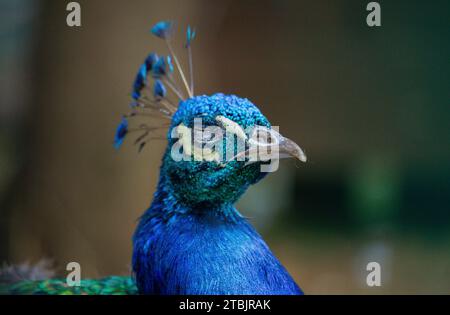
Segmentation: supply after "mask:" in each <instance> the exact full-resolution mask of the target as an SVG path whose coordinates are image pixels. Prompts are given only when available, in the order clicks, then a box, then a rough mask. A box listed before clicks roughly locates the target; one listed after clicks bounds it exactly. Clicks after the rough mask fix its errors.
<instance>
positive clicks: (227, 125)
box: [216, 116, 247, 140]
mask: <svg viewBox="0 0 450 315" xmlns="http://www.w3.org/2000/svg"><path fill="white" fill-rule="evenodd" d="M216 121H217V123H218V124H219V125H220V126H222V127H223V128H224V129H225V130H226V131H227V132H229V133H232V134H235V135H236V136H238V137H239V138H241V139H244V140H246V139H247V135H246V134H245V131H244V129H242V127H241V126H240V125H239V124H238V123H236V122H234V121H232V120H231V119H228V118H226V117H224V116H217V117H216Z"/></svg>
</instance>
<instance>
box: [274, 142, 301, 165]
mask: <svg viewBox="0 0 450 315" xmlns="http://www.w3.org/2000/svg"><path fill="white" fill-rule="evenodd" d="M280 136H281V135H280ZM279 140H280V143H279V144H278V147H279V158H280V159H282V158H289V157H293V158H296V159H298V160H300V161H302V162H306V155H305V152H303V150H302V149H301V148H300V147H299V146H298V144H297V143H295V142H294V141H292V140H291V139H288V138H285V137H283V136H281V139H279Z"/></svg>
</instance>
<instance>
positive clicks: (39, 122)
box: [0, 0, 450, 294]
mask: <svg viewBox="0 0 450 315" xmlns="http://www.w3.org/2000/svg"><path fill="white" fill-rule="evenodd" d="M68 2H69V1H38V0H2V1H0V82H1V83H0V89H1V90H0V211H1V213H0V261H5V262H9V263H21V262H25V261H29V262H32V263H33V262H37V261H39V260H40V259H42V258H51V259H53V261H54V265H55V267H56V268H57V270H58V271H59V273H60V274H62V275H64V272H65V266H66V264H67V263H68V262H70V261H76V262H79V263H80V264H81V266H82V276H83V277H100V276H106V275H110V274H128V273H129V270H130V256H131V235H132V233H133V230H134V228H135V226H136V220H137V218H138V217H139V215H140V214H141V213H142V212H143V211H144V210H145V209H146V208H147V207H148V205H149V204H150V202H151V199H152V193H153V191H154V189H155V185H156V181H157V177H158V167H159V164H160V158H161V156H162V153H163V149H164V145H165V144H164V142H162V141H154V142H152V143H151V145H150V146H148V147H147V148H146V149H145V150H144V151H143V152H142V153H141V154H137V150H136V148H135V147H134V146H132V145H131V144H125V145H124V147H123V149H121V150H120V151H116V150H114V149H113V147H112V139H113V134H114V130H115V127H116V125H117V123H118V122H119V121H120V117H121V114H122V113H124V112H126V111H127V110H128V104H129V102H130V98H129V94H130V86H131V83H132V80H133V78H134V75H135V72H136V70H137V68H138V66H139V65H140V63H141V62H142V60H143V58H144V57H145V56H146V54H147V53H148V52H150V51H153V50H156V51H160V52H166V50H165V46H164V45H163V43H162V42H160V41H159V40H158V39H156V38H154V37H152V36H150V35H149V28H150V27H151V25H152V24H154V23H155V22H157V21H159V20H163V19H170V20H174V21H176V22H177V25H178V27H179V30H180V32H179V33H178V35H179V36H178V39H179V49H178V51H179V53H180V55H182V56H183V57H184V54H183V50H182V48H181V45H182V39H181V36H182V34H181V33H182V32H184V28H185V27H186V26H187V24H191V25H194V26H195V27H196V28H197V30H198V35H197V38H196V40H195V43H194V46H193V51H194V62H195V70H196V73H195V81H196V90H197V93H201V94H211V93H214V92H224V93H235V94H237V95H240V96H242V97H247V98H249V99H251V100H252V101H253V102H254V103H255V104H257V105H258V106H259V108H260V109H261V110H262V111H263V113H265V114H266V116H267V117H268V118H269V119H270V121H271V122H272V123H273V124H274V125H279V126H280V130H281V131H282V133H283V134H285V135H287V136H289V137H290V138H291V139H294V140H295V141H296V142H297V143H299V144H300V145H301V146H302V147H303V148H304V149H305V151H306V153H307V155H308V157H309V162H308V163H306V164H300V163H296V162H294V161H293V160H288V161H283V162H282V163H281V168H280V170H279V171H278V172H277V173H274V174H271V175H270V176H268V177H267V178H266V179H265V180H264V181H263V182H261V183H260V184H258V185H256V186H255V187H252V188H251V189H250V190H249V191H248V193H247V194H246V195H245V197H244V198H243V199H242V200H241V201H240V202H239V204H238V208H239V209H240V210H241V211H242V212H243V213H244V214H245V215H246V216H248V217H250V218H251V220H252V222H253V224H254V225H255V226H257V228H258V230H259V231H260V232H261V233H262V234H263V236H264V237H265V239H266V240H267V242H268V243H269V245H270V246H271V248H272V249H273V251H274V252H275V254H276V255H277V256H278V257H279V258H280V259H281V261H282V262H283V264H284V265H285V266H286V267H287V268H288V270H289V271H290V272H291V274H292V275H293V276H294V277H295V279H296V280H297V281H298V283H299V284H300V285H301V286H302V288H303V289H304V290H305V291H306V292H307V293H310V294H312V293H318V294H329V293H331V294H341V293H343V294H346V293H356V294H360V293H363V294H366V293H367V294H383V293H394V294H396V293H407V294H409V293H419V294H422V293H424V294H428V293H447V294H448V293H450V250H449V249H450V206H449V205H450V181H449V179H450V145H449V135H450V107H449V106H450V103H449V101H450V92H449V91H450V89H449V83H450V63H449V56H450V41H449V40H448V39H449V35H450V15H449V12H450V2H448V1H444V0H443V1H439V0H435V1H411V0H409V1H379V2H380V4H381V9H382V26H381V27H379V28H369V27H368V26H367V25H366V16H367V14H368V12H367V11H366V5H367V3H368V2H369V1H353V0H352V1H326V0H320V1H318V0H309V1H294V0H292V1H279V0H277V1H275V0H274V1H250V0H246V1H228V0H221V1H197V0H195V1H194V0H179V1H172V0H171V1H169V0H164V1H149V0H145V1H144V0H142V1H141V0H140V1H137V0H134V1H119V0H114V1H112V0H108V1H106V0H89V1H79V3H80V4H81V9H82V27H80V28H76V27H75V28H70V27H68V26H67V25H66V15H67V13H68V12H67V11H66V5H67V3H68ZM182 59H183V58H182ZM183 61H186V59H183ZM370 261H376V262H379V263H380V264H381V267H382V286H381V287H377V288H369V287H367V285H366V282H365V281H366V275H367V271H366V265H367V263H368V262H370Z"/></svg>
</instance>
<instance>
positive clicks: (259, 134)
mask: <svg viewBox="0 0 450 315" xmlns="http://www.w3.org/2000/svg"><path fill="white" fill-rule="evenodd" d="M248 143H249V144H250V148H249V149H248V150H245V151H242V152H240V153H239V154H237V155H236V156H234V157H233V159H234V158H238V159H239V158H241V159H242V158H244V157H247V158H248V159H249V160H248V162H247V163H246V165H249V164H253V163H256V162H258V161H269V160H279V159H284V158H296V159H298V160H300V161H302V162H306V155H305V153H304V152H303V150H302V149H301V148H300V147H299V146H298V145H297V144H296V143H295V142H294V141H292V140H291V139H288V138H285V137H283V136H282V135H281V134H280V133H278V132H277V131H275V130H273V129H268V128H264V127H258V129H257V130H256V132H254V133H253V136H252V137H251V138H250V139H249V140H248Z"/></svg>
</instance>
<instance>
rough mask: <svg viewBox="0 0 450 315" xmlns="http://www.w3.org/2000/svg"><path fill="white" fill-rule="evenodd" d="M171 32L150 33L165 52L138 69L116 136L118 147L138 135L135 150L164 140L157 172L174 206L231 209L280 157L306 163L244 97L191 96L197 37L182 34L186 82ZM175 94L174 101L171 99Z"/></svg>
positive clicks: (162, 26)
mask: <svg viewBox="0 0 450 315" xmlns="http://www.w3.org/2000/svg"><path fill="white" fill-rule="evenodd" d="M172 26H173V23H171V22H165V21H164V22H159V23H157V24H156V25H155V26H154V27H153V28H152V30H151V32H152V33H153V34H154V35H155V36H157V37H160V38H162V39H163V40H165V42H166V44H167V47H168V51H169V54H168V55H167V56H158V55H157V54H155V53H151V54H149V55H148V57H147V58H146V60H145V61H144V63H143V64H142V65H141V66H140V68H139V71H138V73H137V76H136V79H135V82H134V85H133V92H132V97H133V102H132V104H131V107H132V110H131V112H130V113H128V114H127V115H124V117H123V118H122V121H121V123H120V124H119V126H118V128H117V131H116V136H115V146H116V148H119V147H120V146H121V144H122V142H123V141H124V139H125V137H126V136H127V135H129V134H130V133H139V135H138V136H137V139H136V140H135V144H136V145H138V146H139V151H141V150H142V149H143V148H144V147H145V145H146V144H147V142H148V141H149V140H151V139H164V140H166V139H167V141H168V145H167V149H166V151H165V154H164V157H163V165H162V168H161V177H162V179H163V180H164V189H169V190H170V192H171V194H172V195H173V196H174V197H175V198H177V200H178V201H179V202H181V203H183V204H188V205H189V206H191V207H195V206H201V207H202V208H203V207H205V206H217V205H221V204H228V203H234V202H235V201H236V200H237V199H238V198H239V197H240V196H241V195H242V194H243V193H244V192H245V190H246V189H247V188H248V187H249V186H250V185H251V184H254V183H256V182H258V181H259V180H260V179H262V178H263V177H264V176H265V175H266V174H267V173H268V172H272V171H274V170H276V169H277V167H278V161H279V160H280V159H281V158H285V157H294V158H297V159H299V160H300V161H303V162H305V161H306V156H305V154H304V153H303V151H302V150H301V149H300V147H299V146H298V145H297V144H295V143H294V142H293V141H292V140H289V139H288V138H285V137H283V136H282V135H281V134H280V133H279V132H278V130H277V128H275V127H273V126H271V124H270V122H269V121H268V120H267V118H266V117H265V116H264V115H263V114H262V113H261V112H260V110H259V109H258V108H257V107H256V106H255V105H254V104H252V103H251V102H250V101H249V100H248V99H244V98H240V97H237V96H235V95H225V94H221V93H218V94H214V95H211V96H206V95H202V96H194V84H193V72H192V53H191V42H192V40H193V39H194V37H195V34H196V33H195V30H193V29H191V28H190V27H188V28H187V32H186V44H185V48H186V49H187V55H188V63H189V79H188V77H187V76H186V75H185V73H184V72H183V70H182V68H181V66H180V62H179V60H178V58H177V56H176V55H175V54H174V51H173V48H172V45H171V34H172V30H173V28H172ZM173 64H175V66H176V68H177V71H178V73H179V79H178V80H177V79H176V78H175V77H174V69H175V67H174V65H173ZM150 78H152V79H153V80H152V85H150V84H149V81H150ZM180 83H181V86H183V87H184V88H185V90H186V92H187V96H186V95H185V94H184V93H185V92H183V90H182V89H181V88H180ZM174 96H175V97H177V98H178V99H179V100H178V101H177V102H174V101H172V100H171V99H172V97H174ZM162 121H163V122H162ZM131 123H132V124H133V125H132V126H131ZM167 130H168V132H167V133H166V134H165V135H161V134H158V133H160V132H166V131H167Z"/></svg>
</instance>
